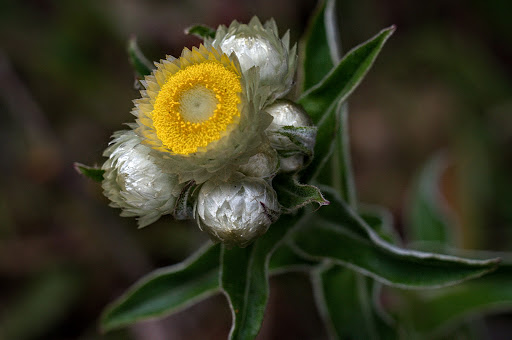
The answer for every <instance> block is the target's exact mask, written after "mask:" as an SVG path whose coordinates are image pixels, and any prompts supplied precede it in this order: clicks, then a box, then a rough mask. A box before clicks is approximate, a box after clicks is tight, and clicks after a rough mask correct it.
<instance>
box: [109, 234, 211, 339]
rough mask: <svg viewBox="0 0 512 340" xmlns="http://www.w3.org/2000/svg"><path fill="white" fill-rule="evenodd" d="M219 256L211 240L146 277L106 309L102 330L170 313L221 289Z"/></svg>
mask: <svg viewBox="0 0 512 340" xmlns="http://www.w3.org/2000/svg"><path fill="white" fill-rule="evenodd" d="M219 256H220V245H211V243H210V244H208V245H207V246H205V247H203V248H202V249H200V250H199V251H198V252H197V253H196V254H194V255H193V256H191V257H190V258H189V259H187V260H186V261H184V262H182V263H179V264H177V265H173V266H170V267H166V268H161V269H158V270H156V271H154V272H152V273H150V274H149V275H147V276H145V277H143V278H142V279H141V280H139V281H138V282H137V283H135V284H134V285H133V286H132V287H131V288H130V289H129V290H128V291H127V292H126V293H125V294H124V295H123V296H121V297H120V298H119V299H117V300H116V301H114V302H113V303H112V304H111V305H110V306H108V307H107V308H106V310H105V311H104V313H103V315H102V317H101V328H102V330H103V331H109V330H112V329H115V328H119V327H122V326H126V325H129V324H132V323H135V322H137V321H142V320H146V319H149V318H155V317H161V316H164V315H168V314H171V313H172V312H174V311H176V310H178V309H181V308H185V307H187V306H189V305H191V304H193V303H194V302H196V301H198V300H200V299H203V298H205V297H207V296H210V295H212V294H214V293H215V292H217V291H218V288H219V282H218V280H219Z"/></svg>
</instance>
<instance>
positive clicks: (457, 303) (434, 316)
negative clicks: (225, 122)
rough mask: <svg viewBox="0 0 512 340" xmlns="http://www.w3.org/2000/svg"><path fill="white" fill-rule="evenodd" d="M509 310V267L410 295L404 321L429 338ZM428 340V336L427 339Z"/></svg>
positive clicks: (511, 271)
mask: <svg viewBox="0 0 512 340" xmlns="http://www.w3.org/2000/svg"><path fill="white" fill-rule="evenodd" d="M511 310H512V264H510V263H507V264H504V265H501V266H500V267H499V268H498V269H497V270H496V271H495V272H493V273H490V274H488V275H486V276H483V277H481V278H478V279H475V280H471V281H468V282H464V283H462V284H460V285H457V286H453V287H447V288H443V289H440V290H436V291H428V292H418V294H411V295H409V301H408V306H407V308H406V313H407V315H406V316H405V320H408V321H409V322H411V326H412V327H413V328H414V330H415V331H417V332H419V333H422V334H425V335H429V334H430V335H432V334H433V333H436V334H437V333H440V332H443V331H445V330H449V329H451V328H453V327H455V326H457V324H458V323H462V322H463V321H464V320H466V319H467V318H469V317H472V316H475V315H479V316H482V315H485V314H491V313H496V312H505V311H511ZM426 338H429V336H426Z"/></svg>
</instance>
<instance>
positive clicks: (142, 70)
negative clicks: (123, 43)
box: [127, 37, 154, 78]
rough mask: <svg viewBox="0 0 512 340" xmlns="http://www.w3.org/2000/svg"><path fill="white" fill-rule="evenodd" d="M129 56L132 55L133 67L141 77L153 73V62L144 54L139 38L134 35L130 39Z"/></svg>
mask: <svg viewBox="0 0 512 340" xmlns="http://www.w3.org/2000/svg"><path fill="white" fill-rule="evenodd" d="M127 50H128V56H129V57H130V62H131V63H132V66H133V69H134V70H135V73H136V74H137V76H138V77H139V78H144V76H147V75H149V74H151V72H152V70H153V69H154V67H153V65H151V62H150V61H149V60H148V59H147V58H146V57H145V56H144V54H143V53H142V52H141V50H140V48H139V45H138V44H137V39H136V38H135V37H132V38H131V39H130V40H129V41H128V48H127Z"/></svg>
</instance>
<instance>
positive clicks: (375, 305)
mask: <svg viewBox="0 0 512 340" xmlns="http://www.w3.org/2000/svg"><path fill="white" fill-rule="evenodd" d="M363 210H364V213H363V216H364V220H365V221H367V222H368V225H369V226H370V227H371V228H372V229H374V230H376V231H377V230H378V231H380V232H382V233H386V235H388V234H389V232H390V228H391V216H390V215H389V213H388V212H387V211H385V210H384V209H381V208H378V207H373V206H371V207H370V206H365V207H364V209H363ZM311 278H312V283H313V289H314V295H315V301H316V303H317V307H318V310H319V311H320V315H321V316H322V319H323V320H324V324H325V326H326V329H327V330H328V332H329V334H330V338H331V339H397V335H396V332H395V330H394V329H393V328H392V327H391V326H390V325H389V324H388V323H386V322H385V321H384V320H385V319H384V318H383V317H382V314H383V313H382V308H381V306H380V301H378V299H379V295H378V294H379V293H380V290H378V289H375V288H376V287H374V285H376V284H378V283H375V282H373V285H372V282H369V281H370V280H369V279H368V278H365V277H364V276H362V275H361V274H359V273H357V272H355V271H353V270H350V269H349V268H345V267H341V266H337V265H333V264H332V263H330V262H329V261H326V262H325V263H324V264H323V265H322V266H319V267H318V268H317V270H315V271H313V272H312V274H311ZM386 316H387V315H386Z"/></svg>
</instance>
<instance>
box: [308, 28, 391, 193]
mask: <svg viewBox="0 0 512 340" xmlns="http://www.w3.org/2000/svg"><path fill="white" fill-rule="evenodd" d="M394 30H395V27H394V26H391V27H390V28H388V29H385V30H383V31H381V32H380V33H379V34H377V35H376V36H375V37H374V38H372V39H370V40H368V41H367V42H365V43H364V44H362V45H360V46H358V47H356V48H354V49H352V50H351V51H350V52H348V53H347V55H346V56H345V57H344V58H343V59H342V60H341V61H340V62H339V63H338V65H337V66H336V67H335V68H334V69H333V70H332V71H331V72H329V74H328V75H327V76H326V77H325V78H324V79H323V80H322V81H321V82H320V83H318V84H317V85H315V86H314V87H312V88H311V89H309V90H308V91H306V92H305V93H304V94H303V95H302V97H301V98H300V99H299V103H300V104H301V105H302V106H303V107H304V109H305V110H306V112H308V114H309V115H310V116H311V118H312V119H313V122H314V123H315V124H316V125H317V127H318V132H317V140H316V145H315V150H314V154H315V161H314V162H312V163H311V165H310V166H309V167H308V168H307V169H306V170H305V172H304V174H303V175H302V176H301V178H302V180H303V181H304V182H306V183H307V182H310V181H311V180H312V179H314V178H316V176H317V175H318V172H319V171H320V170H321V169H322V168H323V167H324V165H325V164H326V163H327V161H328V160H329V157H330V156H331V155H332V154H333V150H335V153H334V157H335V159H334V160H333V162H334V163H332V165H331V166H332V167H333V169H332V174H331V175H330V176H326V177H325V178H323V179H322V180H323V181H324V182H323V183H326V182H325V181H327V184H330V185H335V187H336V189H338V190H340V191H341V192H342V194H343V196H344V197H345V198H346V199H350V200H351V201H352V200H353V201H355V188H354V183H353V179H352V169H351V166H350V162H351V161H350V155H349V141H348V131H347V115H348V112H347V108H346V106H345V105H344V102H345V100H346V99H347V97H348V96H349V95H350V94H351V93H352V91H353V90H354V89H355V88H356V87H357V86H358V85H359V83H360V82H361V80H362V79H363V77H364V76H365V75H366V73H367V72H368V70H369V69H370V67H371V66H372V64H373V62H374V61H375V59H376V58H377V55H378V54H379V52H380V50H381V49H382V47H383V45H384V43H385V42H386V40H387V39H388V38H389V36H391V34H392V33H393V32H394ZM331 181H332V183H331Z"/></svg>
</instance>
